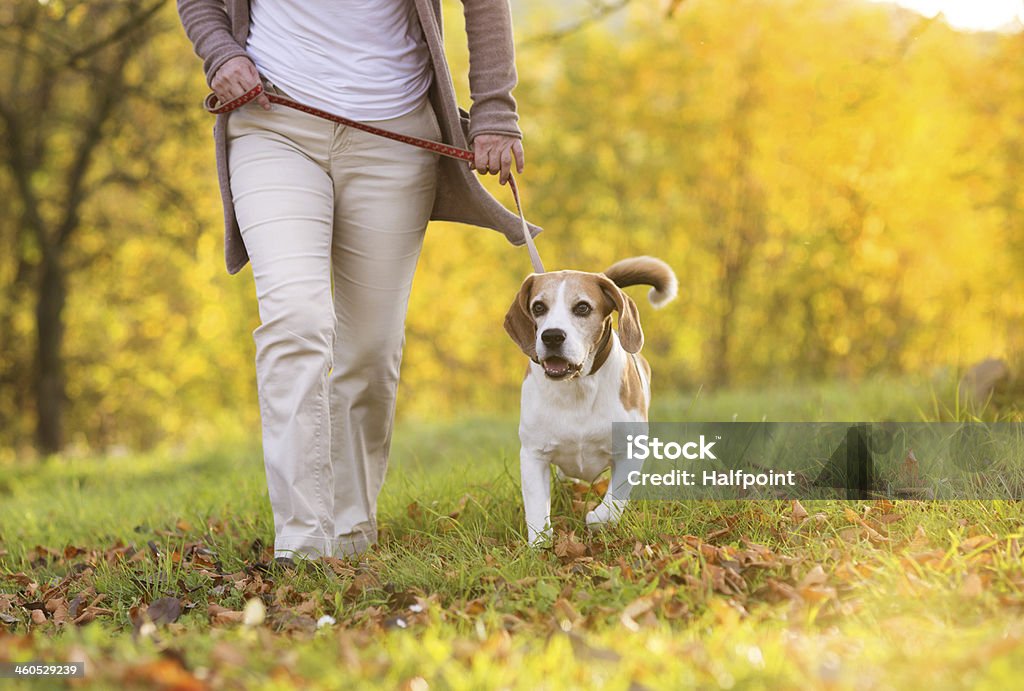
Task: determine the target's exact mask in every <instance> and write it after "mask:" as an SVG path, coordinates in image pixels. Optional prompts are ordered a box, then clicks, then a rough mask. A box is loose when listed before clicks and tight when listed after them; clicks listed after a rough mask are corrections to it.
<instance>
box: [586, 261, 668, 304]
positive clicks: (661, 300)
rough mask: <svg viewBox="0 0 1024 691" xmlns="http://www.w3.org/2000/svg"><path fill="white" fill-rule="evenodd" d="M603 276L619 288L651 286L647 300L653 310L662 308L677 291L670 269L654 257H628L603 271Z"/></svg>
mask: <svg viewBox="0 0 1024 691" xmlns="http://www.w3.org/2000/svg"><path fill="white" fill-rule="evenodd" d="M604 275H605V276H607V277H608V278H610V279H612V283H614V284H615V285H617V286H618V287H620V288H625V287H626V286H635V285H645V286H653V288H651V291H650V292H649V293H647V299H648V300H650V301H651V304H652V305H654V307H655V308H659V307H664V306H665V305H667V304H668V303H669V302H671V301H672V299H673V298H674V297H675V296H676V293H677V292H678V291H679V282H678V281H677V280H676V275H675V272H673V271H672V268H671V267H670V266H669V265H668V264H666V263H665V262H663V261H661V260H660V259H656V258H654V257H630V258H629V259H623V260H621V261H617V262H615V263H614V264H612V265H611V266H609V267H608V268H607V269H605V270H604Z"/></svg>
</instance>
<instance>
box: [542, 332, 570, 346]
mask: <svg viewBox="0 0 1024 691" xmlns="http://www.w3.org/2000/svg"><path fill="white" fill-rule="evenodd" d="M540 340H541V341H542V342H543V343H544V345H546V346H551V347H554V346H560V345H562V344H563V343H565V332H564V331H562V330H561V329H544V331H542V332H541V334H540Z"/></svg>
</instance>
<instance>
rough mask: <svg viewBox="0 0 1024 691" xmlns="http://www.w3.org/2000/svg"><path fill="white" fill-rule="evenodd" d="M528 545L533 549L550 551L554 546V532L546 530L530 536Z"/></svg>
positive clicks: (549, 529)
mask: <svg viewBox="0 0 1024 691" xmlns="http://www.w3.org/2000/svg"><path fill="white" fill-rule="evenodd" d="M531 532H532V531H531ZM528 544H529V545H530V547H532V548H533V549H550V548H551V547H552V546H553V545H554V544H555V537H554V532H553V531H552V530H551V528H548V529H547V530H543V531H541V532H539V533H537V534H536V535H531V536H530V539H529V541H528Z"/></svg>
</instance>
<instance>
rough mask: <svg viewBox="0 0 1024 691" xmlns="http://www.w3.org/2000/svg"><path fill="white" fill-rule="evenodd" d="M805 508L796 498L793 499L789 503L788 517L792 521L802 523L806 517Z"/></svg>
mask: <svg viewBox="0 0 1024 691" xmlns="http://www.w3.org/2000/svg"><path fill="white" fill-rule="evenodd" d="M807 516H808V513H807V509H805V508H804V505H803V504H801V503H800V501H799V500H798V499H794V500H793V503H792V504H791V505H790V518H791V520H792V521H793V522H794V523H802V522H803V520H804V519H805V518H807Z"/></svg>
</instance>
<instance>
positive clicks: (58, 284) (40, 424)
mask: <svg viewBox="0 0 1024 691" xmlns="http://www.w3.org/2000/svg"><path fill="white" fill-rule="evenodd" d="M41 269H42V273H41V279H40V283H39V299H38V302H37V303H36V336H37V338H36V371H35V392H36V444H37V446H38V449H39V451H41V452H42V453H44V454H50V453H57V452H59V451H60V450H61V448H62V447H63V445H64V440H63V432H64V429H63V420H62V414H63V409H64V369H63V366H62V361H61V349H62V346H63V342H64V317H63V312H64V303H65V302H66V300H67V286H66V285H65V282H66V277H65V276H64V269H63V267H62V266H61V262H60V259H59V257H54V256H52V255H51V256H49V257H47V258H46V259H44V261H43V265H42V267H41Z"/></svg>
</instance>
